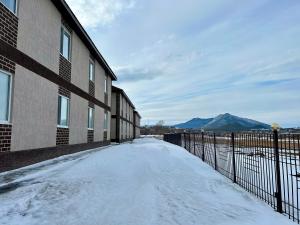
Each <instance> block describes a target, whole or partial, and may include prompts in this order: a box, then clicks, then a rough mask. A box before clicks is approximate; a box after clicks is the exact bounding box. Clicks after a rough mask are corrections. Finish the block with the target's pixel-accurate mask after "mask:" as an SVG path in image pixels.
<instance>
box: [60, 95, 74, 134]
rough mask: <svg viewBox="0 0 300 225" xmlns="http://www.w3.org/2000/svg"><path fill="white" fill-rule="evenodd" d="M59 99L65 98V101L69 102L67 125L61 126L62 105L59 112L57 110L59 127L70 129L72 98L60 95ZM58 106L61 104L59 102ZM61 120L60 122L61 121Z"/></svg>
mask: <svg viewBox="0 0 300 225" xmlns="http://www.w3.org/2000/svg"><path fill="white" fill-rule="evenodd" d="M59 98H64V99H67V100H68V108H67V109H68V113H67V116H68V118H67V125H66V126H65V125H61V124H59V123H60V122H61V105H58V110H57V127H58V128H69V126H70V111H71V110H70V98H68V97H66V96H64V95H58V99H59ZM58 104H59V101H58ZM59 120H60V121H59Z"/></svg>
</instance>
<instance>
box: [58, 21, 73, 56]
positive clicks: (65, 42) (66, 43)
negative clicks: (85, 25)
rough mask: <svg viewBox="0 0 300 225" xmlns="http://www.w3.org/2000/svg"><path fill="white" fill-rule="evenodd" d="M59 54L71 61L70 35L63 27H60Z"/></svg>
mask: <svg viewBox="0 0 300 225" xmlns="http://www.w3.org/2000/svg"><path fill="white" fill-rule="evenodd" d="M60 53H61V54H62V55H63V56H64V57H65V58H66V59H67V60H70V59H71V34H70V32H69V31H68V30H67V29H66V28H65V27H61V40H60Z"/></svg>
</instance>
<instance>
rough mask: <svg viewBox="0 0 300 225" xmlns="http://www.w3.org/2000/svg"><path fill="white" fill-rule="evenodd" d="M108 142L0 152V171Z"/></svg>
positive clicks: (107, 143)
mask: <svg viewBox="0 0 300 225" xmlns="http://www.w3.org/2000/svg"><path fill="white" fill-rule="evenodd" d="M109 144H110V142H109V141H106V142H104V141H103V142H93V143H88V144H77V145H66V146H56V147H50V148H41V149H33V150H26V151H17V152H4V153H0V172H4V171H9V170H14V169H18V168H21V167H24V166H29V165H32V164H35V163H39V162H42V161H45V160H49V159H54V158H57V157H59V156H63V155H69V154H73V153H77V152H81V151H85V150H89V149H94V148H99V147H102V146H107V145H109Z"/></svg>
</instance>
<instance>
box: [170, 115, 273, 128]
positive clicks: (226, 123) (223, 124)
mask: <svg viewBox="0 0 300 225" xmlns="http://www.w3.org/2000/svg"><path fill="white" fill-rule="evenodd" d="M175 127H176V128H185V129H203V130H208V131H247V130H260V129H271V126H270V125H268V124H265V123H261V122H258V121H255V120H251V119H247V118H241V117H238V116H234V115H231V114H229V113H226V114H221V115H219V116H217V117H216V118H214V119H200V118H195V119H192V120H190V121H188V122H186V123H182V124H177V125H175Z"/></svg>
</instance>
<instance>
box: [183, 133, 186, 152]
mask: <svg viewBox="0 0 300 225" xmlns="http://www.w3.org/2000/svg"><path fill="white" fill-rule="evenodd" d="M183 140H184V148H185V149H186V135H185V132H184V133H183Z"/></svg>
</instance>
